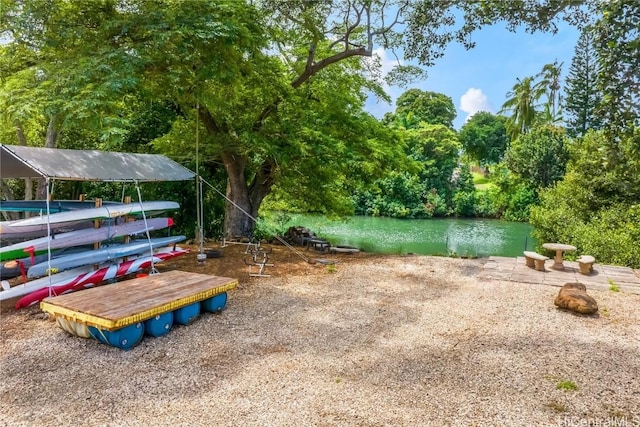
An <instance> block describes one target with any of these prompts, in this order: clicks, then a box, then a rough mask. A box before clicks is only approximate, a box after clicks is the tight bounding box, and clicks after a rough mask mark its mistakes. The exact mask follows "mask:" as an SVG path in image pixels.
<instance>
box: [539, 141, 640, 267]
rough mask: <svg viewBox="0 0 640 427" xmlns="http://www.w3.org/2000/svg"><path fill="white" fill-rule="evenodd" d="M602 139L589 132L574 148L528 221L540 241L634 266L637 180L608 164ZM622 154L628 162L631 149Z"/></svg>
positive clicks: (637, 263)
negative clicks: (566, 245)
mask: <svg viewBox="0 0 640 427" xmlns="http://www.w3.org/2000/svg"><path fill="white" fill-rule="evenodd" d="M636 132H637V131H636ZM605 140H606V136H605V133H604V132H602V131H601V132H593V131H591V132H588V133H587V135H586V136H585V137H584V139H583V140H582V142H581V143H580V144H577V145H575V146H574V147H573V149H572V156H571V161H570V162H569V165H568V169H567V173H566V175H565V177H564V179H563V180H562V181H561V182H559V183H558V185H557V186H556V187H554V188H550V189H548V190H546V191H544V192H543V193H542V196H541V198H542V202H541V205H540V206H538V207H534V208H533V209H532V214H531V223H532V224H533V225H534V226H535V228H536V231H535V234H536V237H538V238H539V239H542V240H545V241H562V242H571V243H572V244H575V245H576V247H578V248H579V251H580V253H588V254H590V255H593V256H595V257H596V259H601V260H603V261H604V260H606V262H611V263H616V264H623V265H629V266H634V267H636V268H638V267H640V252H639V249H638V248H639V246H638V241H640V240H638V239H640V222H639V219H640V217H639V216H638V215H639V214H640V204H638V201H639V200H640V178H639V177H638V174H637V173H635V174H629V173H626V174H622V173H620V171H616V170H612V169H611V168H610V167H609V166H608V164H609V162H610V159H609V157H608V152H607V150H606V149H604V147H605ZM629 148H630V147H629ZM621 154H622V155H623V156H624V158H623V159H620V160H622V161H624V160H629V161H630V163H633V162H634V160H633V159H632V156H637V154H634V153H633V150H623V151H622V152H621Z"/></svg>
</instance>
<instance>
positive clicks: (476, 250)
mask: <svg viewBox="0 0 640 427" xmlns="http://www.w3.org/2000/svg"><path fill="white" fill-rule="evenodd" d="M292 225H302V226H305V227H307V228H309V229H310V230H311V231H314V232H315V233H316V234H318V236H320V237H322V238H325V239H327V240H329V241H330V242H331V244H332V245H348V246H354V247H357V248H360V249H362V250H365V251H367V252H375V253H387V254H407V253H416V254H422V255H447V254H452V253H455V254H457V255H459V256H488V255H496V256H521V255H522V252H523V251H524V250H535V246H536V241H535V239H533V238H532V237H531V231H532V230H533V227H532V226H531V225H530V224H527V223H521V222H509V221H500V220H489V219H426V220H422V219H412V220H400V219H395V218H380V217H361V216H358V217H351V218H349V219H347V220H342V221H340V220H338V221H336V220H329V219H327V218H325V217H322V216H316V215H295V216H293V217H292V219H291V220H290V221H289V222H288V226H292Z"/></svg>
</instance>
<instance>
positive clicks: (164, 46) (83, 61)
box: [0, 0, 582, 235]
mask: <svg viewBox="0 0 640 427" xmlns="http://www.w3.org/2000/svg"><path fill="white" fill-rule="evenodd" d="M0 2H1V3H0V28H2V29H3V30H2V31H3V32H4V33H3V35H4V34H6V35H8V36H7V37H8V38H9V40H10V43H9V45H8V46H9V47H8V48H7V50H6V52H7V55H8V56H7V60H3V62H2V63H3V64H4V63H16V64H17V62H15V60H17V56H18V54H19V52H22V51H24V50H27V51H29V54H28V55H26V56H25V58H29V59H30V60H27V61H23V62H22V63H21V64H19V67H18V68H19V70H18V69H8V70H7V69H6V68H3V70H2V72H5V70H7V71H6V72H8V73H9V74H12V75H13V74H16V73H18V72H20V71H25V72H27V73H28V74H29V75H30V77H29V78H25V79H23V80H24V82H25V83H27V82H30V83H29V84H30V85H31V86H29V84H25V85H21V86H22V88H25V89H27V90H28V91H31V92H32V94H35V93H36V91H39V92H41V93H43V94H44V95H45V96H43V98H42V102H38V103H37V109H38V110H39V111H40V114H42V115H43V117H45V120H44V123H47V122H48V124H49V125H51V126H50V127H51V129H52V132H51V135H52V138H51V140H52V141H56V140H57V138H59V135H60V134H61V133H62V132H64V130H65V129H66V127H67V126H70V125H71V123H75V124H76V125H79V124H82V126H86V127H89V128H91V129H92V130H93V131H94V132H95V133H98V134H100V140H101V141H102V143H103V144H104V147H103V148H116V149H119V148H121V147H122V145H121V144H122V141H123V140H124V139H125V137H126V134H127V132H129V130H130V129H131V128H132V127H133V126H135V123H136V120H134V119H133V118H134V117H135V115H136V113H137V111H141V110H144V109H145V108H146V106H148V105H149V104H150V103H156V102H160V103H168V104H172V105H174V106H175V112H176V121H175V123H174V126H173V127H174V128H177V130H176V131H175V132H174V131H172V132H173V135H174V136H175V135H177V134H181V135H183V136H184V138H183V139H181V140H179V141H178V140H177V139H176V138H173V141H174V142H175V144H174V145H172V148H173V149H175V151H172V152H174V153H176V154H177V152H178V151H179V153H180V155H181V157H182V158H186V157H188V156H190V154H189V155H187V154H185V153H193V151H194V150H193V140H194V138H193V132H191V133H190V134H189V132H188V131H186V129H189V128H191V129H194V128H195V122H196V121H198V122H199V124H200V125H201V129H202V138H201V141H202V144H203V152H204V153H205V154H206V155H207V158H206V159H205V160H204V161H203V165H204V167H215V168H217V167H219V165H223V167H224V169H225V171H226V173H227V176H228V183H229V185H228V187H227V188H228V191H227V196H228V197H229V198H230V199H231V200H233V201H234V205H232V204H228V205H227V211H226V218H227V227H226V229H225V233H226V234H229V235H248V234H250V233H251V231H252V230H253V227H254V223H253V220H252V219H251V218H250V217H247V216H246V214H245V213H243V212H242V211H244V212H248V213H249V214H250V215H251V216H253V217H255V216H256V215H257V212H258V209H259V207H260V205H261V203H262V201H263V200H264V198H265V197H267V195H269V194H270V192H271V191H272V188H273V186H274V185H275V184H276V183H277V181H278V180H279V179H282V178H283V177H284V176H286V174H287V173H290V172H291V171H292V170H293V169H294V168H293V167H292V165H294V164H295V163H296V162H297V161H299V159H300V158H301V157H305V156H319V155H320V154H321V153H322V152H323V151H325V150H326V149H327V148H322V147H318V145H319V143H318V141H319V140H321V141H322V144H327V143H329V142H330V143H331V144H332V145H331V146H332V148H330V151H331V152H341V151H355V152H358V153H359V154H358V155H364V154H366V153H368V154H369V155H371V156H372V157H369V158H367V162H370V163H371V165H369V166H368V167H367V168H368V169H370V170H375V169H376V168H379V167H380V166H379V164H378V159H389V158H390V157H391V156H389V150H393V149H395V147H396V146H397V145H398V144H396V143H391V144H389V141H387V140H386V138H385V137H382V138H367V139H366V140H365V137H364V136H362V137H360V135H355V137H354V139H352V140H344V139H341V138H342V137H343V136H344V134H345V133H347V132H345V131H338V130H337V128H339V127H343V126H351V125H352V124H353V118H357V117H360V118H361V117H362V115H361V110H362V107H363V102H364V99H365V96H366V93H368V92H370V91H373V92H374V93H376V94H377V95H378V96H380V97H383V98H384V92H383V91H382V89H381V86H380V84H381V83H382V81H381V80H380V78H379V74H378V71H379V69H378V68H376V62H375V61H373V62H372V61H369V60H368V59H369V58H370V57H372V56H373V52H374V46H381V47H383V48H385V49H396V48H402V49H403V51H404V53H405V57H406V58H407V59H410V58H415V59H417V61H418V62H419V63H420V64H421V65H425V66H428V65H431V64H433V62H434V60H436V59H437V58H439V57H440V56H442V55H443V53H444V50H445V48H446V46H447V45H448V44H449V43H450V42H452V41H458V42H461V43H463V44H465V45H466V46H467V47H472V45H473V41H472V39H471V37H470V35H471V33H472V32H473V31H474V30H476V29H478V28H481V27H483V26H485V25H489V24H491V23H494V22H498V21H505V22H507V25H508V26H509V28H511V29H515V28H516V27H517V26H519V25H521V24H524V25H525V26H526V28H527V29H528V30H531V31H533V30H549V31H553V30H554V29H555V19H557V18H558V17H559V16H560V14H562V13H566V15H564V16H565V17H566V18H567V19H576V21H579V20H580V18H579V15H578V14H579V13H580V12H581V11H582V10H581V5H580V4H576V3H575V2H574V1H573V0H544V1H538V0H536V1H534V0H519V1H513V2H508V3H505V2H504V1H498V0H496V1H489V2H468V1H452V2H443V1H440V0H437V1H436V0H433V1H427V0H425V1H421V2H415V1H412V0H411V1H410V0H397V1H377V0H376V1H370V0H366V1H365V0H363V1H357V0H334V1H308V0H292V1H287V2H283V1H280V0H262V1H260V2H248V1H245V2H242V1H235V0H226V1H224V0H223V1H219V0H216V1H213V0H201V1H196V2H191V3H189V7H184V5H183V4H182V3H180V2H173V1H169V0H163V1H156V2H149V1H146V0H115V1H89V0H73V1H71V0H60V1H55V2H53V1H42V2H34V1H27V0H22V1H14V0H0ZM31 59H32V60H31ZM365 59H366V60H365ZM12 61H13V62H12ZM415 71H416V70H415V69H413V68H411V67H407V66H402V65H398V66H397V67H396V72H393V73H390V74H389V76H390V77H391V78H399V79H403V78H405V77H406V76H415V74H416V73H415ZM12 77H13V76H12ZM6 89H7V88H6V87H3V88H2V91H3V92H5V91H6ZM11 93H14V94H15V93H18V92H17V91H16V90H13V91H11ZM27 96H28V94H25V98H26V97H27ZM32 99H40V98H37V97H33V98H32ZM11 114H13V112H11ZM326 114H328V116H325V115H326ZM366 122H367V121H366ZM367 123H371V122H367ZM328 124H329V125H330V126H333V131H329V132H328V135H327V136H323V137H322V138H318V137H317V135H318V134H319V133H321V132H324V131H325V129H324V128H325V127H326V126H327V125H328ZM47 135H49V133H47ZM56 135H57V136H56ZM309 135H312V136H313V137H309ZM167 139H171V138H169V137H168V138H167ZM383 140H385V141H383ZM374 141H376V143H375V144H374V143H373V142H374ZM114 143H117V144H114ZM385 144H386V145H385ZM346 146H348V149H346V148H344V147H346ZM158 147H163V149H168V148H167V145H158ZM351 157H353V156H343V157H342V158H343V159H349V158H351ZM356 157H357V156H356ZM326 167H327V168H330V167H331V166H330V165H329V163H327V164H326ZM367 168H363V170H364V169H367ZM305 172H308V173H310V172H309V171H305ZM310 193H311V192H310ZM235 206H240V207H241V208H242V210H239V209H236V207H235Z"/></svg>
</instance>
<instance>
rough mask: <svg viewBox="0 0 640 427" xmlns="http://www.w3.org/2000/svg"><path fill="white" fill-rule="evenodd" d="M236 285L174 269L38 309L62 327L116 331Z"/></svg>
mask: <svg viewBox="0 0 640 427" xmlns="http://www.w3.org/2000/svg"><path fill="white" fill-rule="evenodd" d="M237 285H238V280H237V279H231V278H228V277H218V276H209V275H206V274H199V273H189V272H184V271H177V270H173V271H167V272H165V273H161V274H153V275H150V276H145V277H140V278H136V279H131V280H125V281H122V282H118V283H115V284H113V285H104V286H99V287H96V288H91V289H85V290H82V291H80V292H74V293H70V294H65V295H60V296H56V297H49V298H46V299H44V300H43V301H42V302H41V303H40V308H41V309H42V311H45V312H47V313H51V314H53V315H54V316H55V317H57V318H58V323H59V324H60V325H61V326H62V323H64V320H66V321H71V322H74V323H76V324H77V323H79V324H82V325H86V326H88V327H94V328H98V329H100V330H105V331H116V330H119V329H122V328H125V327H127V326H129V325H133V324H136V323H139V322H144V321H145V320H148V319H151V318H153V317H155V316H159V315H162V314H164V313H168V312H172V311H174V310H178V309H180V308H182V307H187V306H189V305H191V304H194V303H198V302H201V301H204V300H207V299H209V298H212V297H215V296H216V295H219V294H223V293H225V292H226V291H228V290H230V289H233V288H235V287H236V286H237ZM63 319H64V320H63ZM61 320H63V322H60V321H61ZM63 329H65V328H64V327H63Z"/></svg>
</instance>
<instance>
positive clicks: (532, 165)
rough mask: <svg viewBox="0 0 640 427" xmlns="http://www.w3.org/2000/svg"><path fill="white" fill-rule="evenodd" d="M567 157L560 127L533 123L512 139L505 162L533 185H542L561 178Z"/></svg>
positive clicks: (564, 136) (565, 140)
mask: <svg viewBox="0 0 640 427" xmlns="http://www.w3.org/2000/svg"><path fill="white" fill-rule="evenodd" d="M568 160H569V151H568V138H567V137H566V135H565V131H564V129H561V128H557V127H554V126H550V125H543V126H537V127H535V128H533V130H532V131H531V132H530V133H528V134H524V135H520V137H518V139H516V140H515V141H513V142H512V143H511V145H510V146H509V149H508V150H507V153H506V155H505V163H506V164H507V166H508V167H509V169H511V171H513V172H514V173H516V174H518V175H519V176H520V177H521V178H522V179H523V180H524V181H526V182H527V183H529V184H530V185H531V186H532V187H533V188H546V187H549V186H551V185H552V184H554V183H556V182H557V181H559V180H561V179H562V177H563V176H564V173H565V170H566V166H567V161H568Z"/></svg>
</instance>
